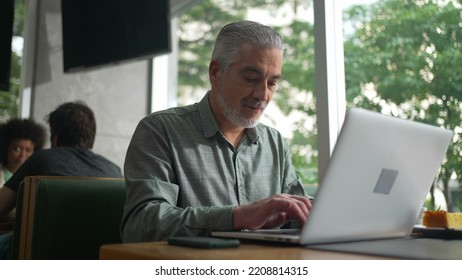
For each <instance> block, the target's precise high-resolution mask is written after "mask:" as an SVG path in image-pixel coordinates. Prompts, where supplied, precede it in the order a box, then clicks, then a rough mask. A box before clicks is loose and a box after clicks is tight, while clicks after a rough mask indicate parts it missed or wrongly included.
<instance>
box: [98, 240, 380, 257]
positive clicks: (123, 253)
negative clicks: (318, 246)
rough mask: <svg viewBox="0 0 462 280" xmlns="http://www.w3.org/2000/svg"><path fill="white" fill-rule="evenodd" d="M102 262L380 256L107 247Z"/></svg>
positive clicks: (264, 246)
mask: <svg viewBox="0 0 462 280" xmlns="http://www.w3.org/2000/svg"><path fill="white" fill-rule="evenodd" d="M100 259H103V260H207V259H209V260H213V259H216V260H265V259H266V260H270V259H272V260H279V259H281V260H284V259H286V260H299V259H301V260H303V259H306V260H347V259H351V260H370V259H386V258H384V257H380V256H372V255H360V254H353V253H351V254H350V253H338V252H331V251H321V250H315V249H307V248H304V247H301V246H295V245H280V244H273V243H270V244H268V243H261V244H260V243H242V244H241V245H240V246H239V247H238V248H227V249H197V248H189V247H181V246H174V245H169V244H167V242H146V243H126V244H109V245H103V246H101V248H100Z"/></svg>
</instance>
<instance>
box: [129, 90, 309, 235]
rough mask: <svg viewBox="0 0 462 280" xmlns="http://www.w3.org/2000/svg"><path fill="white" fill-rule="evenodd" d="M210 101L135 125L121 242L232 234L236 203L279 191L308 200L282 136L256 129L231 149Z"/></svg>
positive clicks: (174, 109)
mask: <svg viewBox="0 0 462 280" xmlns="http://www.w3.org/2000/svg"><path fill="white" fill-rule="evenodd" d="M208 96H209V94H208V93H207V94H206V95H205V97H204V98H203V99H202V100H201V101H200V103H196V104H193V105H189V106H186V107H177V108H171V109H167V110H164V111H160V112H155V113H153V114H151V115H149V116H147V117H146V118H144V119H143V120H141V121H140V123H139V124H138V126H137V128H136V130H135V133H134V135H133V137H132V140H131V143H130V145H129V148H128V151H127V156H126V159H125V170H124V173H125V179H126V186H127V200H126V204H125V211H124V217H123V220H122V237H123V240H124V242H142V241H154V240H165V239H167V238H168V237H170V236H174V235H190V236H191V235H208V234H209V232H210V231H212V230H231V229H232V208H233V207H235V206H237V205H244V204H248V203H250V202H253V201H257V200H261V199H265V198H268V197H270V196H272V195H275V194H279V193H291V194H298V195H306V194H305V191H304V189H303V187H302V183H301V181H300V179H299V177H298V176H297V174H296V173H295V170H294V168H293V166H292V163H291V156H290V152H289V149H288V145H287V142H286V141H285V140H284V139H283V138H282V136H281V135H280V133H279V132H278V131H277V130H275V129H273V128H270V127H268V126H265V125H263V124H258V125H257V126H256V127H255V128H251V129H246V133H245V135H244V137H243V138H242V139H241V141H240V143H239V145H238V147H237V149H234V147H233V146H232V145H231V144H230V143H229V142H228V141H226V139H225V138H224V137H223V135H222V133H221V132H220V129H219V127H218V124H217V122H216V121H215V118H214V116H213V114H212V111H211V109H210V104H209V100H208Z"/></svg>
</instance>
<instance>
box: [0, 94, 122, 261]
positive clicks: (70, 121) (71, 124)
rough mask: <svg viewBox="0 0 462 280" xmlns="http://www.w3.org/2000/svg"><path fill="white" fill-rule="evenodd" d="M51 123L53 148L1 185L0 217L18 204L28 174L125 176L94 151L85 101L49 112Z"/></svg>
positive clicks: (91, 119) (92, 119)
mask: <svg viewBox="0 0 462 280" xmlns="http://www.w3.org/2000/svg"><path fill="white" fill-rule="evenodd" d="M48 123H49V125H50V133H51V134H50V141H51V149H43V150H40V151H37V152H35V153H34V154H32V156H31V157H29V158H28V159H27V160H26V161H25V162H24V164H23V165H22V166H21V167H20V168H19V169H18V170H17V171H16V172H15V173H14V174H13V176H12V177H11V178H10V179H9V180H8V181H7V182H6V183H5V185H4V187H3V188H1V189H0V220H1V219H2V218H3V217H4V216H5V215H6V214H7V213H9V212H10V211H11V210H12V209H14V208H15V207H16V200H17V194H18V190H19V186H20V185H21V183H22V182H23V180H24V178H25V177H26V176H37V175H43V176H86V177H112V178H122V177H123V176H122V172H121V169H120V167H118V166H117V165H116V164H114V163H112V162H111V161H109V160H108V159H106V158H104V157H103V156H101V155H98V154H95V153H93V152H92V151H91V149H92V148H93V144H94V141H95V135H96V121H95V116H94V114H93V111H92V110H91V109H90V108H89V107H88V106H86V105H85V104H84V103H82V102H69V103H64V104H62V105H60V106H59V107H58V108H57V109H56V110H54V111H53V112H51V113H50V114H49V116H48ZM0 239H1V240H3V239H5V238H4V237H3V238H1V237H0ZM2 242H3V241H2ZM1 247H2V245H1V244H0V251H1V250H3V249H1ZM5 247H7V246H5ZM0 255H1V252H0ZM0 258H1V256H0Z"/></svg>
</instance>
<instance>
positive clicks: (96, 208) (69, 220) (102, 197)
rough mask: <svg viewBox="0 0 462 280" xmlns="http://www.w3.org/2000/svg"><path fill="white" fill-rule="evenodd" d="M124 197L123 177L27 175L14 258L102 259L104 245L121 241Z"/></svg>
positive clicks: (15, 239)
mask: <svg viewBox="0 0 462 280" xmlns="http://www.w3.org/2000/svg"><path fill="white" fill-rule="evenodd" d="M124 202H125V181H124V180H123V179H118V178H91V177H56V176H55V177H50V176H32V177H27V178H26V179H25V181H24V183H23V184H22V186H21V188H20V191H19V197H18V205H17V208H16V211H17V212H16V221H15V228H14V234H13V245H12V257H13V258H14V259H52V260H60V259H62V260H70V259H80V260H91V259H98V258H99V248H100V246H101V245H103V244H111V243H121V242H122V241H121V238H120V231H119V226H120V221H121V219H122V214H123V208H124Z"/></svg>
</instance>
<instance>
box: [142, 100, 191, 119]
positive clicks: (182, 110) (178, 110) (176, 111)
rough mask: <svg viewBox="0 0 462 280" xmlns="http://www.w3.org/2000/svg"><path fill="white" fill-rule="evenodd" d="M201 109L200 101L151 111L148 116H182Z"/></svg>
mask: <svg viewBox="0 0 462 280" xmlns="http://www.w3.org/2000/svg"><path fill="white" fill-rule="evenodd" d="M198 110H199V106H198V103H194V104H191V105H186V106H179V107H172V108H168V109H165V110H161V111H157V112H153V113H151V114H150V115H149V116H147V117H146V118H162V117H181V116H185V115H188V114H191V113H194V112H197V111H198Z"/></svg>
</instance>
